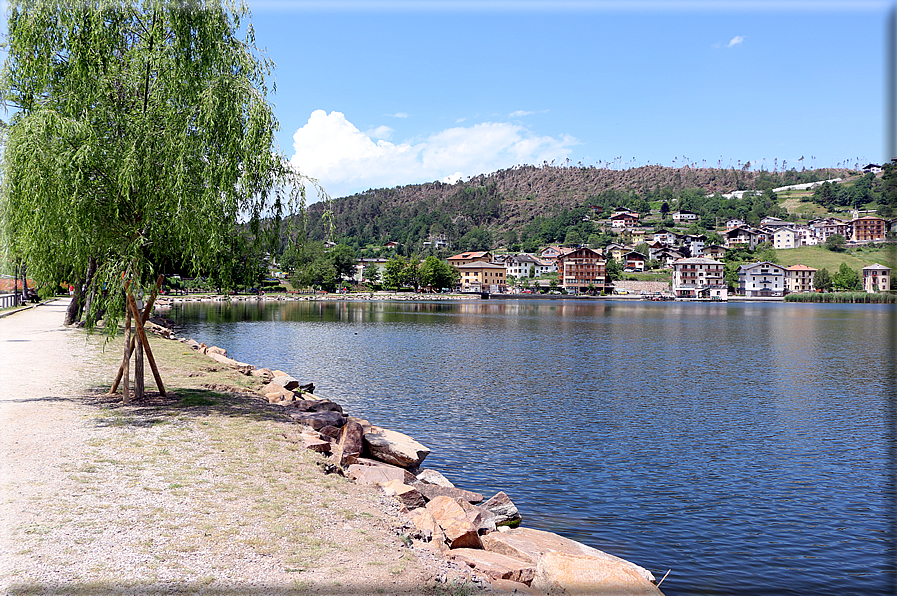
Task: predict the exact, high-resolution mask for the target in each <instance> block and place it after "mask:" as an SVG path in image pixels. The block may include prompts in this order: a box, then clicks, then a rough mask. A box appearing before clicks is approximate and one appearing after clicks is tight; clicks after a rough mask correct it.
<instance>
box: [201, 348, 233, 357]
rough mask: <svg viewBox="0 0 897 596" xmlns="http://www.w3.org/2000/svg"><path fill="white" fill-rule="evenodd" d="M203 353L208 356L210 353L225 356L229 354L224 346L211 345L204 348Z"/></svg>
mask: <svg viewBox="0 0 897 596" xmlns="http://www.w3.org/2000/svg"><path fill="white" fill-rule="evenodd" d="M203 354H206V355H207V356H209V355H211V354H218V355H220V356H225V357H226V356H227V350H225V349H224V348H219V347H218V346H211V347H208V348H204V349H203Z"/></svg>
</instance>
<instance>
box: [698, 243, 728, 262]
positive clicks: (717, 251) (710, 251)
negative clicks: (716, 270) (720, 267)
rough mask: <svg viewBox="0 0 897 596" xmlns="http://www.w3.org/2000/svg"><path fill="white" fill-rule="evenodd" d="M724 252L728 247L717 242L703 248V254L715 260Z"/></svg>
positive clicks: (721, 256)
mask: <svg viewBox="0 0 897 596" xmlns="http://www.w3.org/2000/svg"><path fill="white" fill-rule="evenodd" d="M726 252H728V249H727V248H726V247H725V246H720V245H719V244H711V245H710V246H707V247H705V248H704V256H705V257H709V258H711V259H716V260H717V261H721V260H722V259H723V258H725V256H726Z"/></svg>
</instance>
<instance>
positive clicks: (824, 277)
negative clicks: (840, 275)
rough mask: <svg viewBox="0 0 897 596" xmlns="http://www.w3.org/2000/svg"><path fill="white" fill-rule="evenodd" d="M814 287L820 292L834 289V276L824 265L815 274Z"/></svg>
mask: <svg viewBox="0 0 897 596" xmlns="http://www.w3.org/2000/svg"><path fill="white" fill-rule="evenodd" d="M813 287H814V288H816V289H817V290H819V291H820V292H828V291H829V290H831V289H832V276H831V275H830V274H829V272H828V269H826V268H825V267H823V268H822V269H819V270H818V271H817V272H816V273H814V274H813Z"/></svg>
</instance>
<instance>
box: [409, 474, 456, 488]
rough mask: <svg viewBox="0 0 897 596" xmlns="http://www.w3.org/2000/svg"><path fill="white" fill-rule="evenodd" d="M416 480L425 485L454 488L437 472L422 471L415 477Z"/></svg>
mask: <svg viewBox="0 0 897 596" xmlns="http://www.w3.org/2000/svg"><path fill="white" fill-rule="evenodd" d="M417 479H418V480H420V481H421V482H424V483H426V484H435V485H436V486H444V487H446V488H455V485H454V484H452V483H451V481H449V479H448V478H446V477H445V476H443V475H442V474H440V473H439V472H437V471H436V470H422V471H421V473H420V474H418V475H417Z"/></svg>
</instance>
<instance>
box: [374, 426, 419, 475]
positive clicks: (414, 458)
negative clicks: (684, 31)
mask: <svg viewBox="0 0 897 596" xmlns="http://www.w3.org/2000/svg"><path fill="white" fill-rule="evenodd" d="M364 443H365V447H367V449H368V452H369V453H370V454H371V455H372V456H373V457H374V458H376V459H379V460H381V461H384V462H386V463H388V464H393V465H396V466H402V467H403V468H416V467H417V466H419V465H420V464H421V462H423V461H424V458H426V457H427V456H428V455H429V454H430V450H429V449H427V448H426V447H424V446H423V445H421V444H420V443H418V442H417V441H415V440H414V439H412V438H411V437H409V436H408V435H406V434H403V433H400V432H396V431H394V430H389V429H385V428H380V427H378V426H372V427H371V431H370V432H366V433H364Z"/></svg>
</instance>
